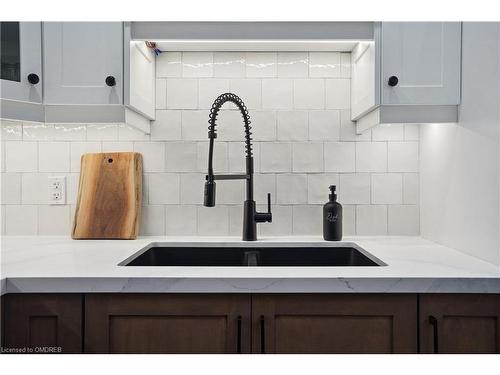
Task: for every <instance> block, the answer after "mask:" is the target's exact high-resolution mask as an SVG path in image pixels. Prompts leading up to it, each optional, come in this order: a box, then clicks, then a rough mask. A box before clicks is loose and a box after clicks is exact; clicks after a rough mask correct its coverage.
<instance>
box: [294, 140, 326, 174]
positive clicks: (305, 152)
mask: <svg viewBox="0 0 500 375" xmlns="http://www.w3.org/2000/svg"><path fill="white" fill-rule="evenodd" d="M323 170H324V166H323V143H320V142H310V143H294V144H293V147H292V171H293V172H323Z"/></svg>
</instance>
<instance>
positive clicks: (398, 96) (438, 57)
mask: <svg viewBox="0 0 500 375" xmlns="http://www.w3.org/2000/svg"><path fill="white" fill-rule="evenodd" d="M381 43H382V53H381V54H382V73H381V74H382V77H381V80H382V82H381V86H382V104H408V105H412V104H421V105H456V104H459V103H460V67H461V64H460V51H461V24H460V22H383V23H382V35H381ZM391 76H395V77H397V78H398V83H397V85H396V86H390V85H389V77H391Z"/></svg>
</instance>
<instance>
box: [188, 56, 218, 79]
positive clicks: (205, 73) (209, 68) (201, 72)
mask: <svg viewBox="0 0 500 375" xmlns="http://www.w3.org/2000/svg"><path fill="white" fill-rule="evenodd" d="M213 68H214V55H213V53H212V52H183V53H182V76H183V77H184V78H191V77H196V78H198V77H213V74H214V69H213Z"/></svg>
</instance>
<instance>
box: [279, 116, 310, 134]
mask: <svg viewBox="0 0 500 375" xmlns="http://www.w3.org/2000/svg"><path fill="white" fill-rule="evenodd" d="M277 117H278V125H277V138H278V140H279V141H307V140H308V139H309V127H308V115H307V112H306V111H279V112H278V116H277Z"/></svg>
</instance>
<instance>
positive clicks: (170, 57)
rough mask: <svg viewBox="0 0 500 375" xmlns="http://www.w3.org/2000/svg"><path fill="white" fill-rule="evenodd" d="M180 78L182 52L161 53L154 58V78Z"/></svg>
mask: <svg viewBox="0 0 500 375" xmlns="http://www.w3.org/2000/svg"><path fill="white" fill-rule="evenodd" d="M181 76H182V52H163V53H161V54H160V55H158V56H156V77H162V78H167V77H168V78H172V77H181Z"/></svg>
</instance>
